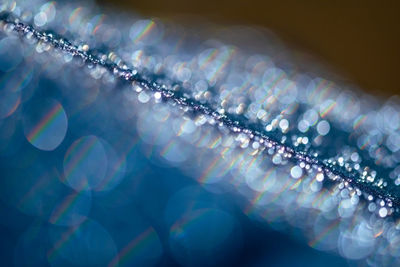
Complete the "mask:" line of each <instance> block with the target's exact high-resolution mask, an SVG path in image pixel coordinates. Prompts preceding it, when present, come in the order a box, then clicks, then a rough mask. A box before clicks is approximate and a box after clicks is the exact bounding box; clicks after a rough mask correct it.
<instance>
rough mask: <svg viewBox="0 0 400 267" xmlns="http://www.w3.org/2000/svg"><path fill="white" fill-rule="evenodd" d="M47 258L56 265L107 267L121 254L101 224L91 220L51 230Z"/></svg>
mask: <svg viewBox="0 0 400 267" xmlns="http://www.w3.org/2000/svg"><path fill="white" fill-rule="evenodd" d="M49 237H50V242H51V246H50V249H49V250H48V252H47V258H48V261H49V263H50V264H51V265H52V266H67V265H80V266H104V265H107V264H108V263H110V262H111V261H112V259H113V258H114V257H115V256H116V255H117V248H116V246H115V243H114V240H113V239H112V237H111V236H110V234H109V233H108V231H107V230H106V229H105V228H104V227H103V226H102V225H100V224H99V223H98V222H96V221H94V220H91V219H88V220H86V221H84V222H83V223H81V224H80V225H78V226H72V227H59V226H53V227H51V228H50V229H49Z"/></svg>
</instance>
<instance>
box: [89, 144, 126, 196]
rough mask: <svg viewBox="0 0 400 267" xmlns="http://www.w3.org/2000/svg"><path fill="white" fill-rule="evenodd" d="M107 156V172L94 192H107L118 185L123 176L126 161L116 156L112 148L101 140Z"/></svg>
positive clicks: (122, 156)
mask: <svg viewBox="0 0 400 267" xmlns="http://www.w3.org/2000/svg"><path fill="white" fill-rule="evenodd" d="M101 143H102V144H103V146H104V149H105V151H106V154H107V172H106V175H105V176H104V179H102V181H101V182H100V183H99V184H98V185H97V186H96V187H95V188H94V190H95V191H109V190H111V189H113V188H115V187H116V186H117V185H119V184H120V183H121V181H122V179H123V178H124V176H125V171H126V159H125V156H124V155H120V154H117V152H116V151H115V150H114V148H113V147H112V146H111V145H110V144H109V143H108V142H106V141H104V140H101Z"/></svg>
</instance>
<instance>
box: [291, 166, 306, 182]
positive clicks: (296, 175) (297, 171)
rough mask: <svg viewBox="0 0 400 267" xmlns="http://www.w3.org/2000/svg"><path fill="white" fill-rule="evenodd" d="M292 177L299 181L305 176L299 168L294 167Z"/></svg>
mask: <svg viewBox="0 0 400 267" xmlns="http://www.w3.org/2000/svg"><path fill="white" fill-rule="evenodd" d="M290 175H291V176H292V177H293V178H294V179H299V178H300V177H301V176H302V175H303V170H302V169H301V168H300V167H299V166H297V165H296V166H294V167H292V168H291V169H290Z"/></svg>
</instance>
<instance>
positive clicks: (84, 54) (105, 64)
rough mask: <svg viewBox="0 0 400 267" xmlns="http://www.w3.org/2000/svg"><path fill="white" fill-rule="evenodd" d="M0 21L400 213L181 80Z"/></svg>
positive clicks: (377, 193) (378, 193)
mask: <svg viewBox="0 0 400 267" xmlns="http://www.w3.org/2000/svg"><path fill="white" fill-rule="evenodd" d="M0 21H1V22H2V23H3V24H4V25H0V26H2V28H3V29H5V31H8V32H12V31H14V32H17V33H20V34H22V35H24V36H25V37H26V38H27V39H29V40H34V41H36V42H38V43H40V44H41V45H42V47H44V49H43V50H48V49H50V47H51V46H53V47H54V48H56V49H59V50H62V51H64V52H66V53H68V54H70V55H71V56H73V57H74V58H79V59H81V60H83V62H85V64H86V65H87V66H88V67H89V68H94V67H101V68H104V69H105V70H107V71H109V72H110V73H112V74H113V75H114V76H115V77H117V78H119V79H120V80H121V81H124V82H129V83H132V86H133V87H134V89H135V91H136V92H138V93H140V92H141V91H142V90H146V91H150V92H152V93H154V97H155V98H156V99H159V100H163V101H170V102H172V103H173V104H175V105H177V106H178V107H179V108H181V109H183V110H184V111H185V112H187V113H192V114H202V115H204V116H206V117H208V122H209V123H210V124H212V125H216V126H217V127H226V128H227V129H228V130H229V131H230V132H231V133H233V134H238V135H241V137H242V138H241V139H242V142H247V143H249V142H257V143H258V144H259V145H260V148H259V149H258V151H260V152H262V151H264V150H267V151H268V152H269V153H270V152H271V151H273V152H274V153H278V154H279V155H280V156H281V157H282V158H284V159H287V160H292V161H294V162H296V163H297V164H298V165H299V166H301V168H303V169H305V170H310V169H311V168H312V169H314V170H317V171H318V173H321V174H322V175H324V176H325V177H328V178H329V180H330V181H333V182H338V183H342V184H343V186H344V187H346V188H348V189H349V190H353V191H355V192H356V193H357V195H359V196H361V195H362V194H363V193H364V196H365V197H366V198H367V199H368V200H372V199H376V200H378V201H379V202H380V203H381V206H387V207H388V213H387V214H388V215H390V214H393V213H396V212H398V208H397V206H398V205H399V204H400V200H399V198H398V197H397V196H395V195H392V194H390V193H388V192H385V191H384V190H383V189H382V185H378V186H375V185H374V184H373V185H366V184H364V183H362V182H359V180H362V179H359V176H360V174H359V173H355V172H348V171H346V170H343V169H342V168H338V167H337V166H336V165H335V164H334V162H332V161H331V160H321V159H319V158H318V156H317V155H309V154H308V153H307V152H305V151H301V150H299V149H297V148H296V149H295V148H293V147H291V146H290V145H287V144H283V143H281V142H279V141H276V140H274V138H272V137H270V136H268V135H266V134H265V133H263V132H261V131H258V130H254V129H255V128H256V127H255V125H253V124H249V123H246V122H244V121H241V120H237V119H234V118H233V116H231V115H229V114H226V113H223V112H219V111H216V110H214V109H213V108H211V107H210V106H209V105H207V104H203V103H200V102H198V101H196V100H193V99H191V98H190V97H188V96H187V95H185V94H184V93H181V92H179V91H177V90H175V88H177V87H179V83H175V82H171V85H169V86H167V85H165V84H160V83H158V82H154V81H152V80H151V79H147V78H144V77H143V76H142V75H141V74H140V73H138V72H137V71H136V70H134V69H130V68H129V67H128V66H127V65H126V64H125V63H124V62H122V61H120V62H119V63H118V64H116V63H114V62H112V61H111V60H109V57H107V55H105V54H100V53H96V52H95V51H91V50H90V49H89V46H88V45H85V44H83V45H79V46H75V45H73V44H72V43H71V42H70V41H68V40H66V39H65V38H62V37H59V36H57V35H55V34H53V33H48V32H42V31H39V30H37V29H35V28H34V27H33V26H31V25H28V24H25V23H22V22H20V20H19V19H18V18H15V17H13V15H12V14H10V13H7V12H6V13H3V14H2V15H1V16H0ZM154 80H156V79H154ZM170 88H172V89H170ZM274 153H272V154H274ZM382 203H383V205H382ZM385 216H386V215H385Z"/></svg>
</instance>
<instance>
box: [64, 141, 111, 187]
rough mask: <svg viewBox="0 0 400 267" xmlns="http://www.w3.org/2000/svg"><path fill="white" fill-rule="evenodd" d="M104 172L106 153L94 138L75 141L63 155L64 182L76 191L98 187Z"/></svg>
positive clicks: (105, 170)
mask: <svg viewBox="0 0 400 267" xmlns="http://www.w3.org/2000/svg"><path fill="white" fill-rule="evenodd" d="M106 172H107V155H106V151H105V149H104V146H103V144H102V143H101V142H100V140H99V139H98V138H97V137H96V136H93V135H90V136H85V137H82V138H80V139H78V140H76V141H75V142H74V143H73V144H72V145H71V146H70V147H69V148H68V150H67V152H66V153H65V156H64V175H65V182H66V183H67V184H68V185H70V186H71V187H72V188H74V189H75V190H77V191H81V190H91V189H94V188H96V187H98V186H99V185H100V184H101V183H102V182H103V179H104V177H105V175H106Z"/></svg>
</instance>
